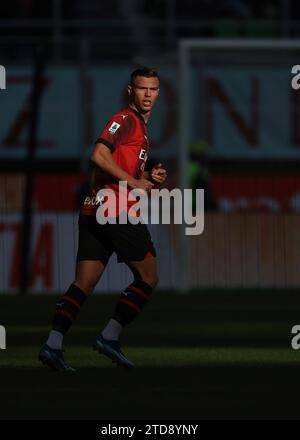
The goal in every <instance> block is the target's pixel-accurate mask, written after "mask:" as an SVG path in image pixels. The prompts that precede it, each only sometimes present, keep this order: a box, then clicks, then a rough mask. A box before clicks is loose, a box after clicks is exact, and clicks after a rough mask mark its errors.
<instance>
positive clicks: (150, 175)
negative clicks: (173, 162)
mask: <svg viewBox="0 0 300 440" xmlns="http://www.w3.org/2000/svg"><path fill="white" fill-rule="evenodd" d="M143 178H144V179H148V180H150V181H151V182H153V183H163V182H164V181H165V180H166V178H167V170H166V169H165V168H164V167H163V164H162V163H157V164H156V165H154V167H153V168H152V169H151V170H150V171H144V174H143Z"/></svg>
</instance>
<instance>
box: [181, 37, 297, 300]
mask: <svg viewBox="0 0 300 440" xmlns="http://www.w3.org/2000/svg"><path fill="white" fill-rule="evenodd" d="M297 64H300V39H239V38H238V39H218V38H217V39H204V38H203V39H202V38H200V39H190V38H188V39H182V40H180V42H179V46H178V67H179V68H178V73H179V77H178V79H179V106H178V107H179V109H178V110H179V111H178V115H179V117H178V123H179V127H178V157H179V168H178V175H179V179H178V180H179V186H180V188H181V189H184V188H190V182H189V175H188V165H189V154H190V153H189V151H190V145H191V143H192V142H193V141H194V140H195V139H204V138H205V137H206V136H207V133H205V132H203V131H205V130H204V129H203V125H205V124H204V123H203V120H204V119H205V116H204V110H203V109H204V107H205V106H206V101H205V99H206V95H205V93H204V92H203V89H202V90H201V87H202V85H201V84H199V83H201V75H198V76H197V75H196V76H195V73H194V70H197V72H202V74H203V68H204V70H205V69H206V68H207V67H209V66H213V68H214V69H215V70H216V69H218V67H220V68H221V69H223V70H224V71H225V70H226V69H227V71H228V68H229V66H231V67H232V69H231V76H232V78H231V81H233V80H234V73H233V72H234V69H235V66H238V68H239V67H241V68H245V66H246V68H247V69H249V71H250V70H251V69H252V70H253V71H255V69H256V72H257V74H258V75H260V73H261V72H262V75H263V74H265V76H266V75H267V72H266V70H267V69H269V70H270V71H272V70H273V72H274V71H276V67H278V66H281V70H282V72H283V69H282V68H283V66H284V69H285V71H286V77H287V78H289V80H288V84H286V87H288V88H289V87H291V85H290V80H291V78H292V77H291V70H292V67H293V65H297ZM260 66H261V68H260ZM238 68H237V69H238ZM264 69H265V70H264ZM241 72H242V71H241ZM204 75H205V73H204ZM242 77H243V75H242V74H240V75H239V81H242V80H243V78H242ZM196 78H197V79H196ZM273 79H274V78H273V77H271V79H270V81H273ZM282 84H283V83H282ZM284 84H285V83H284ZM273 86H274V88H275V87H276V84H275V83H274V84H273ZM278 87H280V85H279V86H278ZM246 92H247V90H246ZM246 92H245V93H246ZM274 93H275V92H274ZM279 93H280V92H279V91H278V95H279ZM270 94H271V92H270ZM286 94H288V92H286ZM237 99H238V104H240V103H241V102H242V100H243V97H242V96H241V97H237ZM283 99H284V100H286V99H287V97H286V96H284V98H282V100H283ZM259 105H265V103H260V104H259ZM195 113H197V118H195ZM299 114H300V110H299ZM247 116H248V115H246V116H244V118H245V120H246V121H247ZM222 118H223V120H224V119H225V118H226V115H225V116H224V115H222ZM247 122H248V121H247ZM299 122H300V121H299ZM261 123H262V122H261ZM226 124H227V125H226V127H227V132H228V133H229V134H230V136H229V137H228V139H225V142H224V145H223V146H222V148H219V146H217V147H216V146H215V145H212V146H211V147H212V149H211V150H210V153H209V154H210V160H212V161H213V160H216V159H224V158H226V159H228V160H230V159H242V160H249V161H251V160H253V159H262V158H263V159H267V160H268V159H271V160H272V159H293V158H296V157H297V158H298V156H299V159H300V154H299V152H298V151H294V152H293V151H292V149H289V148H286V149H282V151H280V150H279V148H278V149H277V150H276V148H275V146H274V148H273V145H272V143H271V142H269V145H267V143H265V148H261V146H258V145H253V149H252V151H250V149H249V151H247V149H246V148H244V147H243V148H241V149H240V150H239V146H240V145H239V142H236V143H235V142H234V135H232V133H231V132H230V130H231V127H230V122H228V121H227V122H226ZM223 125H225V123H223ZM216 130H217V129H216ZM266 130H267V129H266ZM231 131H232V130H231ZM237 136H238V135H237ZM270 138H271V136H270ZM281 141H284V139H283V138H282V139H281ZM229 142H231V144H230V145H231V147H232V150H230V149H227V150H226V145H229ZM240 144H242V141H241V142H240ZM204 233H205V228H204ZM190 240H191V238H188V237H186V236H185V228H184V225H182V227H181V229H180V239H179V243H180V252H179V255H178V269H179V270H178V290H179V291H180V292H181V293H186V292H188V291H189V290H190V289H191V287H193V286H192V281H191V276H190V268H191V264H197V262H196V261H192V258H191V254H190V249H189V243H190ZM206 251H207V250H206V249H203V252H206Z"/></svg>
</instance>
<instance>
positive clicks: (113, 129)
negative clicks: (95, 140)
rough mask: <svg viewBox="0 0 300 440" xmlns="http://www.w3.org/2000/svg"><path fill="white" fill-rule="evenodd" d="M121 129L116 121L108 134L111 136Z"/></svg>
mask: <svg viewBox="0 0 300 440" xmlns="http://www.w3.org/2000/svg"><path fill="white" fill-rule="evenodd" d="M119 127H120V124H118V123H117V122H115V121H114V122H113V123H112V124H111V126H110V127H109V129H108V132H109V133H110V134H115V132H116V131H117V130H118V128H119Z"/></svg>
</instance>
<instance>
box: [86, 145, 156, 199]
mask: <svg viewBox="0 0 300 440" xmlns="http://www.w3.org/2000/svg"><path fill="white" fill-rule="evenodd" d="M91 161H92V162H94V163H95V164H96V165H97V166H98V167H99V168H101V170H103V171H104V172H106V173H108V174H110V175H111V176H113V177H115V178H116V179H117V180H125V181H127V183H128V186H129V187H130V188H131V189H134V188H139V189H143V190H145V191H150V190H151V188H152V187H153V183H151V182H149V180H146V179H135V178H134V177H132V176H130V175H129V174H128V173H127V172H126V171H124V170H123V169H122V168H121V167H120V166H119V165H118V164H117V162H116V161H115V160H114V158H113V156H112V154H111V150H110V149H109V148H108V147H107V146H106V145H104V144H103V143H101V142H97V143H96V144H95V147H94V150H93V152H92V154H91Z"/></svg>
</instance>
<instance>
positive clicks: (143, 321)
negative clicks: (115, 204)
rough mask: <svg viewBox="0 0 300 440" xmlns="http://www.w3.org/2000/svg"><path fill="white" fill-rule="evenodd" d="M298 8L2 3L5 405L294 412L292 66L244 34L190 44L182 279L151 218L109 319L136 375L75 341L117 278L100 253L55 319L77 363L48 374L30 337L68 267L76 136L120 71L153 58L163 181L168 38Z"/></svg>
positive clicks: (173, 135)
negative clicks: (79, 292) (128, 319)
mask: <svg viewBox="0 0 300 440" xmlns="http://www.w3.org/2000/svg"><path fill="white" fill-rule="evenodd" d="M299 17H300V8H299V5H298V3H297V2H296V1H295V0H289V1H288V0H284V1H283V0H282V1H280V0H277V1H276V0H273V1H272V0H266V1H260V2H258V1H257V2H256V1H246V0H235V1H230V0H228V1H226V0H224V1H217V0H215V1H207V0H202V1H200V0H199V1H184V2H183V1H179V0H157V1H152V2H149V1H146V0H144V1H134V0H131V1H129V0H128V1H121V0H119V1H117V0H115V1H110V2H109V3H108V2H103V1H96V0H86V1H85V2H80V1H72V2H71V1H67V0H53V1H48V2H38V1H34V0H31V1H30V0H27V1H22V0H19V1H17V0H15V1H11V2H9V3H7V4H5V5H2V7H1V19H0V23H1V26H0V54H1V58H0V64H1V65H4V66H5V68H6V90H1V91H0V120H1V123H0V158H1V160H0V258H1V265H0V292H1V294H3V295H1V296H0V310H1V315H0V324H1V325H4V326H5V327H6V330H7V349H6V350H1V351H0V369H1V374H2V375H3V377H4V378H5V377H7V380H4V381H3V384H4V385H3V396H4V398H3V405H2V408H1V415H2V416H1V417H2V418H33V419H34V418H64V417H67V418H95V419H100V418H111V419H113V418H122V417H123V418H135V417H138V418H145V419H148V418H158V417H160V418H162V419H163V418H165V417H166V418H182V419H185V418H186V419H187V418H200V419H203V418H256V417H258V418H264V417H268V418H281V417H283V418H289V417H297V412H296V406H295V402H296V401H297V380H296V372H297V368H298V367H299V356H298V353H297V351H293V350H292V349H291V348H290V346H291V337H292V335H291V328H292V327H293V325H296V324H298V323H299V305H300V304H299V303H300V302H299V300H300V297H299V293H298V288H299V285H300V271H299V269H298V266H299V256H300V238H299V232H298V231H299V210H300V202H299V200H300V178H299V163H300V132H299V108H300V102H299V96H300V95H299V92H297V91H295V90H293V89H292V88H291V84H290V83H291V68H292V66H293V65H295V64H298V63H299V55H300V53H299V52H300V49H298V52H297V51H295V52H293V51H290V52H288V51H286V54H287V56H286V58H283V57H282V55H279V56H278V57H276V60H274V57H272V55H270V53H266V54H265V55H266V58H268V61H266V63H265V64H263V63H262V61H261V58H260V56H259V51H257V52H255V51H254V53H251V55H250V54H249V56H248V52H247V51H245V53H244V54H243V60H241V55H240V54H239V55H232V54H231V53H228V57H227V58H226V53H225V52H224V53H225V55H224V54H223V59H222V62H216V60H214V62H212V63H209V62H208V61H207V60H205V61H204V62H203V59H202V58H201V57H200V56H199V57H198V55H197V52H196V55H195V57H196V61H194V62H193V63H192V64H191V76H190V77H191V85H192V90H193V93H192V96H191V97H190V101H189V103H190V110H191V113H192V120H191V121H189V141H190V149H189V163H188V176H189V179H190V181H189V183H190V187H198V188H199V187H204V189H205V191H206V192H205V195H206V198H205V230H204V233H203V234H202V235H201V236H199V237H192V238H189V239H186V240H187V241H188V246H189V256H188V257H189V259H188V266H189V268H188V270H189V288H190V289H189V292H188V293H187V292H186V294H185V295H181V294H180V293H179V289H178V286H179V278H178V277H179V276H180V261H181V260H180V255H181V247H180V246H181V242H180V240H179V232H180V231H179V230H178V229H177V228H173V227H167V226H158V227H152V232H153V237H154V240H155V243H156V246H157V248H158V252H159V273H160V279H161V282H160V286H159V288H158V291H157V293H156V295H155V296H154V298H153V301H152V303H151V304H150V305H149V307H148V309H147V310H146V311H145V313H144V316H142V317H141V318H140V319H139V320H138V321H137V322H136V323H135V324H134V325H133V326H132V327H131V328H130V329H128V331H127V332H126V335H125V337H124V344H125V345H126V346H127V347H128V353H129V354H131V355H132V357H135V358H136V359H137V363H138V364H139V365H140V368H139V369H138V370H136V372H134V373H133V374H132V373H130V377H131V380H132V379H133V380H134V381H135V383H139V387H140V388H139V389H138V390H136V389H135V388H134V389H132V387H131V386H130V385H129V384H128V383H127V382H128V375H127V372H122V371H118V370H116V369H112V368H110V365H109V364H108V363H107V362H105V359H100V358H95V355H94V354H93V353H92V352H90V350H89V345H90V344H91V341H92V340H93V337H94V336H93V335H94V334H95V332H96V331H97V330H98V329H99V327H101V325H102V324H103V323H104V322H105V320H106V319H107V317H108V316H109V313H110V310H112V307H113V302H114V301H115V299H116V295H117V294H118V292H119V290H120V289H121V288H124V285H126V283H127V282H128V280H129V279H130V275H129V273H128V272H127V270H126V269H125V268H123V267H121V266H120V267H119V266H118V265H117V264H116V262H115V261H113V262H112V263H111V265H110V267H109V269H108V270H107V273H106V275H105V277H104V279H103V280H102V281H101V283H100V284H99V285H98V286H97V289H96V293H97V294H99V295H95V296H94V297H93V298H91V300H90V304H89V303H88V304H87V305H86V308H85V309H84V310H83V312H82V315H81V316H80V317H79V319H78V321H77V323H76V324H75V326H74V329H73V330H72V331H71V333H70V336H68V340H67V341H68V347H67V348H68V352H67V355H68V358H70V361H73V363H74V364H75V366H78V368H80V369H81V371H82V373H81V375H80V377H79V378H78V377H77V378H76V380H74V379H72V378H67V379H65V378H62V377H61V376H58V377H57V376H56V377H54V376H53V375H51V376H49V375H47V373H48V372H46V371H44V370H43V369H41V368H40V367H39V365H38V363H37V360H36V353H37V350H38V348H39V346H40V344H41V343H42V342H43V340H44V337H45V335H46V332H47V329H48V326H49V323H50V320H51V315H52V311H53V304H54V296H53V294H61V293H62V292H63V291H64V289H65V288H66V287H67V286H68V285H69V283H70V282H71V280H72V277H73V271H74V263H75V257H76V242H77V235H76V233H77V231H76V221H77V209H78V205H79V203H80V200H81V198H82V194H83V191H84V187H85V176H86V173H87V170H88V156H89V152H90V151H91V148H92V145H93V142H94V140H95V139H96V138H97V135H98V133H99V132H100V130H101V128H102V126H103V124H104V123H105V122H106V121H107V119H108V117H109V116H110V115H111V114H112V112H114V111H115V110H118V108H120V106H121V105H123V104H124V102H125V95H124V93H125V86H126V78H127V77H128V76H129V74H130V72H131V71H132V70H133V69H134V68H135V67H137V66H138V65H143V64H146V65H150V66H153V67H155V68H157V69H158V71H159V73H160V76H161V96H160V101H159V102H158V104H157V107H156V108H155V109H154V111H153V115H152V116H151V121H150V124H149V131H150V136H151V139H152V152H151V153H152V154H151V156H150V160H151V161H150V164H151V163H155V162H157V161H158V160H161V161H163V163H164V164H165V165H166V167H167V169H168V174H169V179H168V182H167V187H168V188H173V187H175V186H177V185H178V184H179V174H180V160H179V157H180V156H179V150H180V145H179V141H178V139H179V113H180V99H179V96H180V95H179V80H180V75H179V69H178V66H179V58H178V53H179V52H178V47H179V42H180V41H181V40H182V39H183V38H197V39H199V38H202V39H204V40H208V39H212V40H215V41H221V42H222V41H229V39H232V40H238V39H239V41H241V39H242V40H243V41H245V40H249V39H256V40H257V41H259V39H265V38H267V39H270V40H271V41H274V42H275V43H274V44H276V42H279V41H280V40H283V39H290V40H291V41H296V39H297V38H298V36H299V32H300V28H299ZM217 39H218V40H217ZM258 44H259V43H258ZM278 44H279V43H278ZM297 55H298V58H297ZM217 58H218V56H217ZM32 294H34V295H32ZM107 294H109V295H107ZM69 347H70V348H69ZM144 377H147V378H148V380H147V381H145V379H144ZM103 378H104V379H103ZM112 384H114V385H112ZM58 389H61V390H62V398H61V399H60V400H58V399H57V392H58ZM103 394H104V395H105V396H106V399H107V400H106V404H103V400H101V399H103ZM24 395H26V396H30V397H28V399H24ZM22 396H23V397H22ZM76 397H77V399H76ZM84 398H87V399H88V402H89V403H88V404H87V403H86V402H85V403H84V404H83V399H84ZM78 402H80V403H78ZM125 403H127V406H126V409H124V405H125ZM128 403H130V404H129V405H128Z"/></svg>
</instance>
